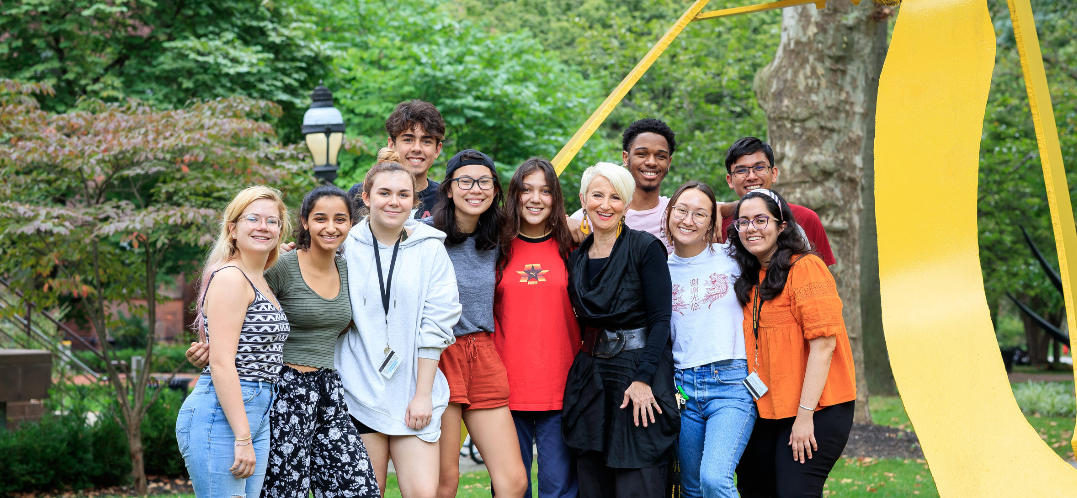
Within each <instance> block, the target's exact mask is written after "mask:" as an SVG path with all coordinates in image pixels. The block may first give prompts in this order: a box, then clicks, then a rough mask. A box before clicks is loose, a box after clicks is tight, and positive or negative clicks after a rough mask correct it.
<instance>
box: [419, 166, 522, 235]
mask: <svg viewBox="0 0 1077 498" xmlns="http://www.w3.org/2000/svg"><path fill="white" fill-rule="evenodd" d="M492 176H493V177H494V200H493V202H492V203H491V204H490V207H489V208H487V209H486V211H483V213H482V214H481V215H479V224H478V226H476V227H475V234H474V235H475V249H478V250H480V251H488V250H490V249H493V248H495V247H498V246H499V245H500V244H499V243H498V236H499V235H500V232H501V220H502V218H503V215H502V214H501V206H502V204H504V202H505V192H504V191H502V189H501V179H500V178H498V175H497V174H496V173H495V174H493V175H492ZM450 180H452V178H451V177H450V176H449V175H445V180H444V181H443V182H441V185H438V200H437V204H436V205H435V206H434V212H433V218H434V219H433V221H434V228H437V229H438V230H441V231H442V232H445V243H446V244H459V243H462V242H464V241H466V240H467V237H468V235H470V234H466V233H464V232H461V231H460V227H458V226H456V204H455V203H453V200H452V198H450V197H449V191H450V189H452V184H453V182H452V181H450Z"/></svg>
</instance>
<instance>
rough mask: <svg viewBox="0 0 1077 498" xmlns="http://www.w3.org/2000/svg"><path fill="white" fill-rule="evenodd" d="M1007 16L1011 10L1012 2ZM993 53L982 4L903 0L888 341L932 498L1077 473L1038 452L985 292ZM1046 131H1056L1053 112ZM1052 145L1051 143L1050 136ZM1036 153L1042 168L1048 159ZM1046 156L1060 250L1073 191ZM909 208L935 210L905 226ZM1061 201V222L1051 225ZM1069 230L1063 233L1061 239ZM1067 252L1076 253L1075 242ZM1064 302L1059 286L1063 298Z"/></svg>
mask: <svg viewBox="0 0 1077 498" xmlns="http://www.w3.org/2000/svg"><path fill="white" fill-rule="evenodd" d="M1021 2H1023V3H1024V5H1025V6H1026V7H1027V5H1028V0H1014V3H1021ZM1014 12H1015V13H1017V16H1019V15H1020V14H1019V12H1020V10H1019V9H1015V10H1014ZM1027 12H1028V14H1029V17H1028V20H1029V21H1030V20H1031V10H1028V11H1027ZM1015 17H1016V16H1015ZM1017 24H1018V23H1016V22H1015V25H1017ZM1025 26H1028V25H1027V24H1026V25H1025ZM1026 29H1029V28H1028V27H1026ZM1032 33H1033V34H1034V33H1035V30H1034V29H1032ZM1025 41H1026V46H1027V42H1028V41H1029V40H1028V38H1026V40H1025ZM1033 43H1034V39H1033ZM1037 52H1038V50H1037ZM1036 55H1037V56H1038V53H1037V54H1036ZM994 59H995V33H994V30H993V29H992V26H991V20H990V18H989V16H988V11H987V4H986V2H985V1H984V0H956V1H911V2H905V3H903V4H902V6H901V11H900V13H899V15H898V19H897V24H896V26H895V28H894V35H893V39H892V41H891V44H890V49H889V51H888V52H887V56H886V65H885V66H884V68H883V74H882V77H881V79H880V83H879V100H878V110H877V114H876V140H875V182H876V183H875V185H876V187H875V200H876V220H877V223H878V231H879V279H880V284H881V292H882V299H883V327H884V330H885V334H886V344H887V349H888V350H889V352H890V365H891V367H892V368H893V370H894V378H895V379H896V380H897V383H898V389H899V390H900V392H901V399H902V402H903V403H904V404H905V409H906V411H907V412H908V413H909V419H910V420H911V421H912V423H913V425H914V426H915V428H916V434H917V436H918V437H919V438H920V442H921V444H922V446H923V449H924V455H925V456H926V457H927V460H928V464H929V465H930V466H931V473H932V475H933V476H934V478H935V484H936V485H937V486H938V489H939V493H940V494H941V495H944V496H1013V495H1015V494H1016V495H1020V496H1075V495H1077V470H1075V469H1074V468H1073V467H1071V466H1070V465H1069V464H1067V463H1066V462H1065V461H1063V460H1062V459H1061V458H1059V457H1058V456H1057V455H1056V454H1055V453H1054V452H1053V451H1051V449H1050V448H1049V447H1047V445H1046V444H1045V443H1044V442H1043V440H1041V439H1040V437H1039V436H1038V435H1037V434H1036V431H1035V430H1033V429H1032V427H1031V426H1029V425H1028V422H1027V421H1026V420H1025V418H1024V416H1022V414H1021V412H1020V410H1019V409H1018V407H1017V403H1016V402H1015V401H1014V398H1013V393H1012V391H1011V389H1010V384H1009V381H1008V379H1007V377H1006V372H1005V370H1004V368H1003V365H1002V360H1001V357H1000V356H999V353H998V343H997V342H996V341H995V336H994V333H993V327H992V325H991V320H990V312H989V310H988V307H987V299H986V297H985V295H984V290H983V277H982V273H981V270H980V258H979V247H978V245H977V226H976V195H977V169H978V165H979V151H980V134H981V131H982V129H983V118H984V111H985V110H986V106H987V95H988V91H989V89H990V86H991V72H992V69H993V67H994ZM1038 62H1039V64H1040V74H1041V75H1042V71H1043V70H1042V61H1038ZM1026 67H1027V64H1026ZM1027 74H1028V71H1027V70H1026V75H1027ZM1042 90H1043V91H1046V82H1045V81H1044V83H1043V88H1042ZM1039 96H1040V100H1039V101H1040V102H1041V103H1045V105H1046V106H1047V109H1048V111H1047V113H1046V116H1045V115H1044V113H1043V111H1042V109H1041V111H1040V122H1037V134H1038V135H1040V131H1041V125H1042V122H1043V121H1045V120H1047V119H1048V118H1049V117H1050V111H1049V109H1050V107H1049V106H1050V100H1049V99H1048V98H1047V96H1046V95H1045V94H1042V93H1041V94H1039ZM1050 127H1051V129H1052V131H1053V129H1054V123H1053V118H1052V123H1051V125H1050ZM1054 140H1055V147H1057V136H1054ZM1040 147H1041V150H1042V149H1043V148H1044V145H1043V142H1042V141H1041V145H1040ZM1043 157H1044V169H1045V171H1046V170H1048V169H1049V168H1050V166H1049V162H1048V158H1047V157H1046V154H1044V156H1043ZM1055 157H1056V158H1057V159H1059V161H1058V162H1056V163H1054V167H1055V168H1056V169H1055V170H1053V171H1051V172H1049V173H1053V180H1048V188H1049V189H1050V188H1052V187H1053V188H1054V192H1053V195H1052V196H1051V202H1052V211H1051V212H1052V215H1053V216H1052V217H1053V218H1054V220H1053V221H1054V226H1055V233H1056V236H1058V239H1059V241H1060V242H1059V249H1060V250H1059V254H1060V255H1062V254H1066V252H1063V250H1064V249H1065V247H1064V245H1065V244H1063V242H1064V241H1066V240H1073V237H1074V234H1073V214H1072V211H1071V210H1070V209H1069V205H1070V204H1069V196H1068V195H1065V199H1064V200H1060V199H1059V197H1060V196H1059V194H1068V192H1069V190H1068V189H1067V188H1066V186H1065V181H1066V179H1065V175H1064V174H1062V164H1061V160H1060V159H1061V156H1060V155H1058V156H1055ZM923 158H932V160H931V161H932V162H943V163H945V164H947V168H946V173H945V174H943V175H939V176H936V177H934V180H935V181H937V183H936V184H935V185H927V184H925V183H924V182H925V177H923V176H921V175H911V174H909V172H910V166H911V165H913V164H916V163H919V162H922V160H923ZM1052 181H1053V182H1054V184H1053V185H1052ZM931 187H935V188H931ZM912 206H916V207H917V208H916V210H915V211H916V212H917V213H920V214H923V213H925V212H926V213H928V214H930V216H927V217H926V220H925V217H920V216H917V217H916V218H915V219H918V220H921V221H920V222H914V221H913V219H914V218H913V216H912V213H913V209H911V207H912ZM1059 206H1061V207H1062V209H1063V213H1062V215H1061V217H1065V218H1068V220H1069V221H1068V228H1067V224H1066V223H1060V213H1059V211H1058V209H1057V208H1058V207H1059ZM931 220H939V222H937V223H936V222H932V221H931ZM943 220H945V221H943ZM1067 229H1068V230H1069V234H1068V235H1062V234H1061V231H1064V230H1067ZM1069 249H1070V251H1069V254H1073V251H1075V250H1077V247H1074V246H1070V247H1069ZM1060 263H1061V266H1062V267H1067V263H1068V261H1067V259H1066V258H1064V257H1061V258H1060ZM1067 282H1068V281H1067ZM1071 299H1072V298H1071V292H1070V289H1069V288H1067V289H1066V300H1067V303H1069V302H1070V300H1071ZM1070 310H1072V307H1071V306H1069V305H1068V306H1067V311H1070ZM1071 316H1072V315H1071Z"/></svg>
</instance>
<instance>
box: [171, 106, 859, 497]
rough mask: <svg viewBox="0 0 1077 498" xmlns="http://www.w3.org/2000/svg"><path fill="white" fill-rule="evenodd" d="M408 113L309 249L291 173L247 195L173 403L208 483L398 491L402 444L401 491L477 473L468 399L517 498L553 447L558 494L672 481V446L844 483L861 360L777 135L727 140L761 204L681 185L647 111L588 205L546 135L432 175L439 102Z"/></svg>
mask: <svg viewBox="0 0 1077 498" xmlns="http://www.w3.org/2000/svg"><path fill="white" fill-rule="evenodd" d="M386 132H387V133H388V136H389V139H388V147H386V148H385V149H383V150H382V151H381V152H380V153H379V157H378V162H377V163H376V164H375V165H374V166H372V167H371V168H370V170H369V171H368V172H367V174H366V177H365V179H364V181H363V183H361V184H358V185H356V186H355V187H353V188H352V190H351V191H350V192H348V193H345V192H344V191H342V190H340V189H338V188H336V187H334V186H332V185H323V186H319V187H317V188H315V189H313V190H312V191H310V192H309V193H308V194H307V195H306V196H305V197H304V199H303V202H302V205H301V207H300V210H299V213H298V217H297V226H296V230H295V242H294V244H282V243H283V241H284V238H285V236H286V235H287V234H288V233H289V232H290V229H289V225H290V221H289V215H288V212H287V211H288V210H287V208H286V207H285V204H284V202H283V201H282V200H281V197H280V195H279V192H277V191H276V190H274V189H272V188H270V187H265V186H256V187H250V188H248V189H246V190H244V191H242V192H240V193H239V194H238V195H237V196H236V198H235V199H233V201H232V202H231V203H230V204H229V206H228V207H227V208H226V209H225V212H224V216H223V218H222V221H221V227H220V232H219V234H218V237H217V241H216V244H215V245H214V248H213V249H212V251H211V252H210V254H209V256H208V257H207V260H206V263H205V267H204V270H203V272H204V274H203V278H202V281H201V284H202V285H201V292H200V299H199V301H198V303H197V306H198V311H199V318H198V321H197V327H198V330H199V334H200V341H199V342H198V343H194V344H192V346H191V348H190V349H189V350H188V351H187V357H188V359H189V360H190V361H191V362H192V363H194V364H195V365H197V366H200V367H203V366H204V369H203V375H202V376H201V377H200V378H199V380H198V384H197V387H196V388H195V389H194V391H193V392H192V393H191V395H190V396H188V398H187V399H186V400H185V401H184V404H183V406H182V408H181V410H180V413H179V418H178V420H177V423H176V436H177V441H178V443H179V449H180V452H181V453H182V454H183V457H184V459H185V461H186V465H187V468H188V471H189V473H190V475H191V479H192V483H193V484H194V487H195V493H196V494H197V495H198V496H200V497H201V496H207V497H218V496H219V497H223V498H230V497H233V496H246V497H258V496H259V495H262V496H265V497H296V498H299V497H303V498H305V497H306V496H307V495H308V493H310V492H313V494H314V495H315V496H317V497H319V498H321V497H344V496H349V497H351V496H369V497H375V496H381V495H383V494H384V491H385V481H386V477H387V473H388V464H389V460H390V458H391V459H392V462H393V466H394V469H395V472H396V474H397V480H398V483H399V487H400V492H401V495H402V496H404V497H409V498H410V497H423V498H426V497H429V498H433V497H435V496H437V497H439V498H446V497H451V496H455V494H456V490H457V487H458V484H459V477H460V470H459V448H460V440H461V438H460V430H461V421H463V422H464V423H465V424H466V426H467V429H468V432H469V433H470V434H471V437H472V441H473V442H474V443H475V444H476V445H477V446H478V448H479V449H480V450H481V452H482V455H483V458H484V461H485V463H486V466H487V469H488V470H489V472H490V480H491V487H492V491H493V493H494V494H496V495H502V496H524V495H526V496H530V495H531V487H532V483H531V479H530V475H531V467H532V462H533V461H534V460H535V458H534V457H535V455H533V454H532V453H533V448H535V447H537V449H538V455H537V456H538V492H539V495H540V496H542V497H573V496H583V497H607V496H608V497H635V496H639V497H653V498H659V497H662V496H665V495H667V494H668V489H669V488H668V481H669V477H670V476H669V475H668V472H669V469H670V467H671V464H672V463H673V462H674V461H675V460H679V463H680V469H681V472H680V478H681V479H680V484H681V489H682V493H683V494H684V495H685V496H692V497H695V496H736V495H737V493H738V490H739V492H740V493H741V495H743V496H822V490H823V484H824V483H825V480H826V477H827V475H828V474H829V472H830V469H831V468H832V467H833V465H834V463H835V462H836V460H837V458H838V457H839V456H840V454H841V452H842V450H843V449H844V447H845V443H846V441H847V439H848V435H849V431H850V429H851V425H852V414H853V403H854V400H855V398H856V391H855V382H854V380H853V379H854V377H853V376H854V373H853V372H854V369H853V363H852V355H851V353H850V348H849V342H848V337H847V335H846V332H845V327H844V323H843V321H842V316H841V301H840V299H839V298H838V294H837V289H836V286H835V283H834V279H833V277H832V276H831V274H830V272H829V270H828V269H827V265H828V264H833V262H834V261H833V256H832V255H831V253H830V248H829V244H828V242H827V240H826V234H825V231H823V229H822V225H821V223H820V222H819V219H818V216H816V215H815V213H814V212H812V211H811V210H809V209H807V208H803V207H800V206H795V205H791V204H789V203H787V202H786V201H785V200H784V199H783V198H782V197H781V196H780V195H779V194H777V193H776V192H774V191H773V190H771V189H770V187H771V185H772V184H773V182H774V181H776V180H777V177H778V169H777V168H776V167H775V166H774V164H773V163H774V159H773V152H772V151H771V149H770V147H769V146H768V145H767V144H765V143H764V142H762V141H760V140H758V139H756V138H751V137H749V138H745V139H741V140H738V141H737V142H736V143H734V144H733V146H732V147H730V149H729V152H728V154H727V157H726V169H727V173H728V174H727V176H726V178H727V181H728V183H729V186H730V187H731V188H732V189H733V190H734V191H736V193H737V194H738V195H739V196H740V200H739V201H738V202H735V203H718V202H716V200H715V199H716V198H715V195H714V192H713V191H712V190H711V188H710V187H709V186H707V185H706V184H704V183H701V182H694V181H692V182H688V183H685V184H684V185H681V186H680V188H679V189H677V191H676V193H674V195H673V196H672V197H669V198H666V197H664V196H661V195H660V194H659V187H660V186H661V182H662V180H663V179H664V177H665V176H666V173H667V172H668V171H669V167H670V164H671V162H672V156H673V153H674V151H675V147H676V142H675V135H674V133H673V131H672V130H670V129H669V127H668V126H666V125H665V123H662V122H661V121H659V120H655V119H644V120H640V121H637V122H635V123H633V124H632V125H631V126H629V128H628V129H626V130H625V132H624V135H623V157H622V165H616V164H611V163H599V164H596V165H595V166H592V167H590V168H588V169H587V170H586V171H585V172H584V174H583V177H582V182H581V185H580V190H579V198H580V202H581V205H582V206H583V208H582V209H581V210H580V212H578V213H575V214H574V215H572V216H571V217H570V216H566V212H565V208H564V195H563V194H562V191H561V187H560V183H559V182H558V178H557V173H556V171H555V170H554V168H553V166H552V165H551V164H550V162H549V161H547V160H545V159H542V158H532V159H529V160H527V161H526V162H524V163H523V164H522V165H521V166H520V167H519V168H518V169H517V171H516V172H515V174H514V175H513V177H512V180H511V181H510V182H509V185H508V187H507V189H505V190H503V188H502V185H501V182H500V180H499V178H498V173H497V171H496V169H495V167H494V162H493V160H492V159H491V158H490V157H489V156H488V155H486V154H484V153H482V152H479V151H476V150H471V149H467V150H463V151H461V152H459V153H457V154H456V155H454V156H453V157H452V158H451V159H450V160H449V161H448V164H447V168H446V173H445V178H444V181H443V182H442V183H440V184H439V183H437V182H435V181H433V180H430V179H428V178H427V172H428V170H429V169H430V167H431V165H432V164H433V162H434V160H435V159H436V158H437V157H438V156H439V155H440V153H441V147H442V140H443V139H444V136H445V124H444V121H443V119H442V116H441V114H440V113H439V112H438V111H437V109H436V108H435V107H434V106H433V105H432V104H429V103H427V102H422V101H417V100H416V101H408V102H404V103H401V104H400V105H399V106H397V108H396V110H395V111H394V112H393V113H392V115H391V116H390V117H389V119H388V120H387V121H386ZM720 217H721V218H722V219H721V223H719V218H720ZM670 252H672V254H670ZM771 262H773V264H771ZM211 337H212V347H210V344H211V340H210V338H211ZM514 443H518V444H514ZM734 472H735V473H736V476H737V479H736V481H734Z"/></svg>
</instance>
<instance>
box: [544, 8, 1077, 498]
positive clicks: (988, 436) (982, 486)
mask: <svg viewBox="0 0 1077 498" xmlns="http://www.w3.org/2000/svg"><path fill="white" fill-rule="evenodd" d="M707 3H708V0H697V1H696V2H694V3H693V4H692V6H691V7H690V8H689V9H688V11H686V12H685V14H684V15H683V16H681V18H680V19H678V21H677V23H676V24H675V25H674V26H673V27H672V28H670V30H669V31H668V32H667V33H666V34H665V35H664V36H663V37H662V38H661V39H660V40H659V42H658V43H656V44H655V46H654V47H652V49H651V51H650V52H648V53H647V55H646V56H645V57H644V58H643V60H641V61H640V63H639V64H638V65H636V67H635V68H634V69H633V70H632V72H631V73H629V75H628V76H627V77H625V79H624V80H623V81H622V82H621V84H620V85H618V87H617V88H616V89H615V90H614V92H613V93H612V94H610V96H609V97H608V98H607V99H606V100H605V101H604V102H603V103H602V105H600V106H599V108H598V109H596V110H595V112H594V114H592V115H591V117H590V118H589V119H588V120H587V122H585V123H584V125H583V126H582V127H581V128H580V130H579V131H577V132H576V134H575V135H574V136H573V137H572V139H571V140H570V141H569V142H568V143H567V144H566V145H565V146H564V148H562V149H561V151H560V152H559V153H558V154H557V156H556V157H555V158H554V161H553V163H554V166H555V167H556V168H557V171H558V173H560V172H561V171H562V170H564V168H565V166H566V165H567V164H568V163H569V162H570V161H571V160H572V158H573V157H574V156H575V155H576V153H577V152H579V150H580V149H581V148H582V147H583V145H584V143H586V142H587V140H588V139H589V138H590V137H591V135H592V134H593V133H594V131H595V130H597V129H598V127H599V126H600V125H601V124H602V121H603V120H605V119H606V117H607V116H608V115H609V113H610V112H611V111H612V110H613V109H614V108H615V107H616V106H617V104H618V103H619V102H620V101H621V99H622V98H623V97H624V96H625V94H627V93H628V91H629V90H630V89H631V88H632V86H633V85H635V83H636V82H637V81H638V80H639V78H640V77H641V76H643V73H645V72H646V71H647V69H648V68H650V66H651V65H652V64H653V63H654V62H655V60H657V59H658V57H659V56H661V54H662V52H663V51H664V50H665V49H666V47H668V46H669V44H670V43H671V42H672V41H673V39H674V38H676V37H677V35H678V34H680V32H681V31H682V30H683V29H684V28H685V26H687V25H688V23H689V22H691V21H693V20H702V19H714V18H719V17H725V16H730V15H737V14H744V13H750V12H760V11H764V10H770V9H775V8H783V7H788V6H792V5H802V4H807V3H814V4H816V7H817V8H823V7H824V6H825V0H819V1H811V0H782V1H779V2H770V3H764V4H759V5H751V6H746V7H737V8H732V9H724V10H719V11H713V12H706V13H704V12H702V10H703V8H704V7H705V6H706V4H707ZM854 3H856V2H854ZM1009 6H1010V13H1011V16H1012V18H1013V24H1014V32H1015V34H1016V37H1017V45H1018V48H1019V51H1020V55H1021V63H1022V67H1023V69H1024V75H1025V81H1026V86H1027V89H1028V95H1029V103H1030V105H1031V107H1032V114H1033V120H1034V124H1035V127H1036V137H1037V140H1038V143H1039V149H1040V158H1041V161H1042V163H1043V170H1044V180H1045V182H1046V185H1047V194H1048V202H1049V204H1050V207H1051V218H1052V224H1053V226H1054V234H1055V241H1056V245H1057V248H1058V254H1059V267H1060V269H1061V273H1062V279H1063V283H1064V294H1065V302H1066V314H1067V316H1068V317H1070V319H1069V323H1075V319H1074V316H1075V315H1074V311H1075V310H1074V302H1073V290H1074V289H1075V288H1077V286H1075V285H1074V284H1075V283H1077V232H1075V229H1074V219H1073V211H1072V209H1071V204H1070V199H1069V188H1068V186H1067V184H1066V176H1065V169H1064V167H1063V164H1062V154H1061V149H1060V147H1059V142H1058V133H1057V131H1056V129H1055V122H1054V114H1053V111H1052V109H1051V99H1050V94H1049V92H1048V87H1047V80H1046V77H1045V75H1044V70H1043V60H1042V59H1041V56H1040V51H1039V42H1038V40H1037V38H1036V29H1035V25H1034V22H1033V18H1032V9H1031V6H1030V5H1029V0H1009ZM994 59H995V34H994V30H993V28H992V25H991V20H990V17H989V15H988V10H987V4H986V0H906V1H905V2H904V3H903V4H902V6H901V9H900V11H899V13H898V18H897V23H896V26H895V29H894V34H893V38H892V41H891V43H890V48H889V50H888V52H887V57H886V64H885V66H884V68H883V74H882V77H881V79H880V84H879V97H878V106H877V112H876V140H875V185H876V186H875V199H876V219H877V225H878V234H879V278H880V284H881V286H880V288H881V292H882V304H883V325H884V331H885V335H886V343H887V348H888V350H889V353H890V363H891V366H892V368H893V371H894V377H895V380H896V381H897V385H898V389H899V391H900V392H901V398H902V402H903V403H904V404H905V409H906V411H907V412H908V414H909V419H910V420H911V421H912V423H913V426H914V427H915V428H916V433H917V436H918V437H919V439H920V442H921V445H922V446H923V449H924V454H925V456H926V457H927V460H928V463H929V465H930V466H931V472H932V475H933V477H934V479H935V484H936V486H937V487H938V490H939V493H940V494H941V495H943V496H970V497H981V496H1036V497H1040V496H1077V469H1074V468H1073V467H1071V466H1070V465H1069V464H1068V463H1066V462H1065V461H1063V460H1062V459H1061V458H1059V457H1058V456H1057V455H1056V454H1055V453H1054V452H1053V451H1052V450H1051V449H1050V448H1049V447H1048V446H1047V445H1046V443H1044V442H1043V440H1042V439H1040V437H1039V436H1038V435H1037V434H1036V431H1035V430H1033V429H1032V427H1031V426H1030V425H1029V424H1028V422H1027V421H1026V420H1025V418H1024V416H1023V415H1022V414H1021V412H1020V410H1019V408H1018V407H1017V403H1016V401H1015V400H1014V397H1013V392H1012V391H1011V388H1010V385H1009V381H1008V379H1007V376H1006V373H1005V370H1004V368H1003V365H1002V360H1001V357H1000V355H999V353H998V351H999V349H998V343H997V342H996V340H995V335H994V332H993V327H992V324H991V320H990V311H989V309H988V307H987V299H986V297H985V295H984V288H983V276H982V273H981V270H980V259H979V246H978V244H977V220H976V201H977V170H978V166H979V163H978V161H979V150H980V134H981V132H982V129H983V118H984V112H985V110H986V105H987V96H988V91H989V89H990V86H991V73H992V69H993V68H994ZM925 158H930V162H934V163H945V164H946V165H947V168H946V169H945V172H943V173H941V174H938V175H934V176H933V177H930V178H931V181H934V182H935V183H934V184H926V183H925V181H927V180H926V179H925V177H924V176H923V175H915V174H910V171H912V168H913V166H914V165H917V164H921V163H923V161H924V159H925ZM925 212H926V213H929V214H930V216H920V214H923V213H925ZM914 214H915V215H916V216H914ZM933 220H934V221H933ZM1071 269H1073V270H1074V271H1075V272H1074V273H1071V271H1070V270H1071ZM1074 432H1075V436H1074V440H1073V441H1072V444H1073V446H1074V449H1075V450H1077V431H1074Z"/></svg>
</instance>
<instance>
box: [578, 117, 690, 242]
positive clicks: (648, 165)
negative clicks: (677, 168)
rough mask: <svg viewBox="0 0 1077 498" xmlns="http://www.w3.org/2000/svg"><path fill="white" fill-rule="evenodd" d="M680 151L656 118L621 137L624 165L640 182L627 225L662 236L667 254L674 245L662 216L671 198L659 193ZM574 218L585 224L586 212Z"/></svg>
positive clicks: (627, 214)
mask: <svg viewBox="0 0 1077 498" xmlns="http://www.w3.org/2000/svg"><path fill="white" fill-rule="evenodd" d="M676 148H677V140H676V134H674V133H673V130H671V129H670V128H669V126H668V125H666V123H663V122H662V121H660V120H658V119H654V118H646V119H641V120H639V121H636V122H634V123H632V124H631V125H629V126H628V128H627V129H625V131H624V133H623V134H622V135H621V149H622V151H621V165H622V166H624V167H625V168H627V169H628V171H629V172H630V173H632V179H633V180H635V182H636V189H635V192H634V193H633V194H632V204H630V205H629V206H628V210H627V211H626V212H625V218H624V219H625V224H626V225H628V226H629V227H631V228H633V229H636V230H642V231H644V232H650V233H651V234H653V235H654V236H655V237H658V239H659V240H661V241H662V243H663V244H665V245H666V252H667V253H668V252H672V251H673V246H671V245H670V243H669V240H668V238H667V237H665V236H663V223H662V216H663V215H664V214H665V212H666V205H668V204H669V197H666V196H663V195H661V194H660V193H659V190H660V187H661V186H662V180H664V179H665V178H666V174H668V173H669V167H670V164H671V163H672V161H673V152H674V151H675V150H676ZM572 218H573V219H575V220H580V221H582V220H583V211H582V210H581V211H577V212H576V213H574V214H573V215H572ZM576 231H577V233H579V231H578V230H576Z"/></svg>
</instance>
